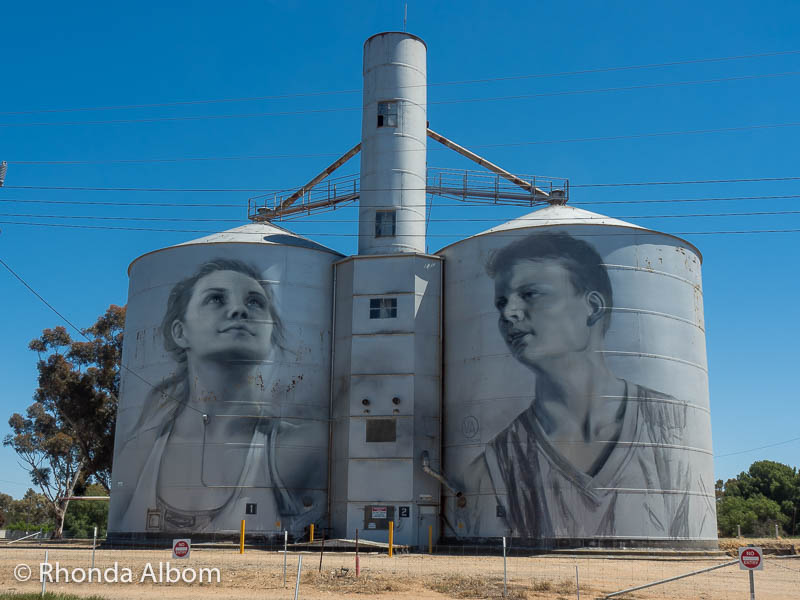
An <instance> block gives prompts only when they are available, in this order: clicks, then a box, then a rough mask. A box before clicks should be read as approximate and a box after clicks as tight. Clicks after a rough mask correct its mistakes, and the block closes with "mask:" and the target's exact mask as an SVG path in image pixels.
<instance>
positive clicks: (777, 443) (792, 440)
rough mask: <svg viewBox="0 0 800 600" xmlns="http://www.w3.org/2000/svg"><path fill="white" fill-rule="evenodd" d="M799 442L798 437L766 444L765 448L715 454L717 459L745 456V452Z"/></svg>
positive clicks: (759, 448) (799, 438) (759, 447)
mask: <svg viewBox="0 0 800 600" xmlns="http://www.w3.org/2000/svg"><path fill="white" fill-rule="evenodd" d="M798 440H800V437H795V438H791V439H789V440H784V441H782V442H775V443H774V444H767V445H766V446H757V447H755V448H748V449H747V450H738V451H736V452H728V453H726V454H717V455H716V457H717V458H723V457H725V456H736V455H737V454H746V453H747V452H755V451H756V450H763V449H764V448H774V447H775V446H783V445H784V444H791V443H792V442H796V441H798Z"/></svg>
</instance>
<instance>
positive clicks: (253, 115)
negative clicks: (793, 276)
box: [0, 71, 800, 127]
mask: <svg viewBox="0 0 800 600" xmlns="http://www.w3.org/2000/svg"><path fill="white" fill-rule="evenodd" d="M794 75H800V71H786V72H782V73H761V74H756V75H738V76H734V77H718V78H713V79H698V80H693V81H674V82H666V83H648V84H640V85H633V86H621V87H607V88H594V89H584V90H565V91H560V92H541V93H537V94H519V95H513V96H494V97H488V98H461V99H451V100H440V101H436V102H428V106H432V105H443V104H467V103H476V102H499V101H507V100H530V99H534V98H548V97H558V96H572V95H587V94H600V93H611V92H626V91H635V90H644V89H659V88H670V87H681V86H688V85H705V84H710V83H724V82H728V81H748V80H755V79H765V78H774V77H789V76H794ZM361 110H362V107H361V106H348V107H340V108H315V109H303V110H290V111H274V112H257V113H233V114H227V115H197V116H177V117H144V118H138V119H108V120H95V121H56V122H52V121H40V122H33V123H0V127H48V126H67V125H69V126H72V125H120V124H130V123H160V122H175V121H203V120H226V119H252V118H260V117H285V116H295V115H306V114H324V113H336V112H353V111H361Z"/></svg>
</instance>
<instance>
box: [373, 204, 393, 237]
mask: <svg viewBox="0 0 800 600" xmlns="http://www.w3.org/2000/svg"><path fill="white" fill-rule="evenodd" d="M396 222H397V218H396V214H395V211H393V210H376V211H375V237H376V238H379V237H394V235H395V223H396Z"/></svg>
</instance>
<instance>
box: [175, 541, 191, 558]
mask: <svg viewBox="0 0 800 600" xmlns="http://www.w3.org/2000/svg"><path fill="white" fill-rule="evenodd" d="M191 548H192V540H189V539H183V540H172V558H189V551H190V550H191Z"/></svg>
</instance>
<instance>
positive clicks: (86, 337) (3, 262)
mask: <svg viewBox="0 0 800 600" xmlns="http://www.w3.org/2000/svg"><path fill="white" fill-rule="evenodd" d="M0 264H2V265H3V266H4V267H5V268H6V269H7V270H8V272H9V273H11V274H12V275H13V276H14V277H15V278H16V279H17V280H19V282H20V283H21V284H22V285H24V286H25V287H26V288H27V289H28V290H29V291H30V292H31V293H32V294H33V295H34V296H36V297H37V298H38V299H39V300H41V301H42V303H44V305H45V306H47V308H49V309H50V310H52V311H53V312H54V313H56V314H57V315H58V316H59V317H61V319H62V320H63V321H64V322H65V323H67V325H69V326H70V327H72V328H73V329H74V330H75V331H77V332H78V334H79V335H80V336H81V337H83V338H84V339H85V340H86V341H87V342H91V341H92V340H91V338H89V336H87V335H86V333H85V332H84V331H83V330H82V329H80V328H79V327H78V326H77V325H75V324H74V323H73V322H72V321H70V320H69V319H68V318H67V317H65V316H64V315H63V314H62V313H60V312H59V311H58V309H57V308H56V307H55V306H53V305H52V304H50V303H49V302H48V301H47V300H45V299H44V297H43V296H42V295H41V294H40V293H39V292H37V291H36V290H35V289H33V287H32V286H31V285H30V284H29V283H28V282H27V281H25V280H24V279H23V278H22V276H20V275H18V274H17V272H16V271H14V269H12V268H11V267H10V266H9V265H8V263H6V262H5V261H4V260H3V259H2V258H0ZM120 369H123V370H125V371H127V372H128V373H130V374H131V375H133V376H134V377H136V378H137V379H139V380H140V381H142V382H143V383H145V384H146V385H148V386H150V387H151V388H153V389H155V388H156V386H155V385H153V384H152V383H150V382H149V381H147V380H146V379H145V378H144V377H142V376H141V375H139V374H138V373H137V372H136V371H134V370H133V369H130V368H129V367H126V366H125V365H124V364H121V363H120ZM162 393H163V394H164V395H165V396H166V397H168V398H170V399H171V400H174V401H175V402H177V403H178V404H183V405H184V406H185V407H186V408H189V409H191V410H193V411H195V412H196V413H198V414H203V411H201V410H198V409H197V408H195V407H194V406H192V405H190V404H189V403H188V402H185V401H182V400H179V399H177V398H174V397H172V396H170V395H169V394H167V393H166V392H162ZM109 394H110V395H111V396H112V397H114V399H115V400H117V402H119V400H118V399H117V398H116V396H115V395H114V394H113V393H111V392H109Z"/></svg>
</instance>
